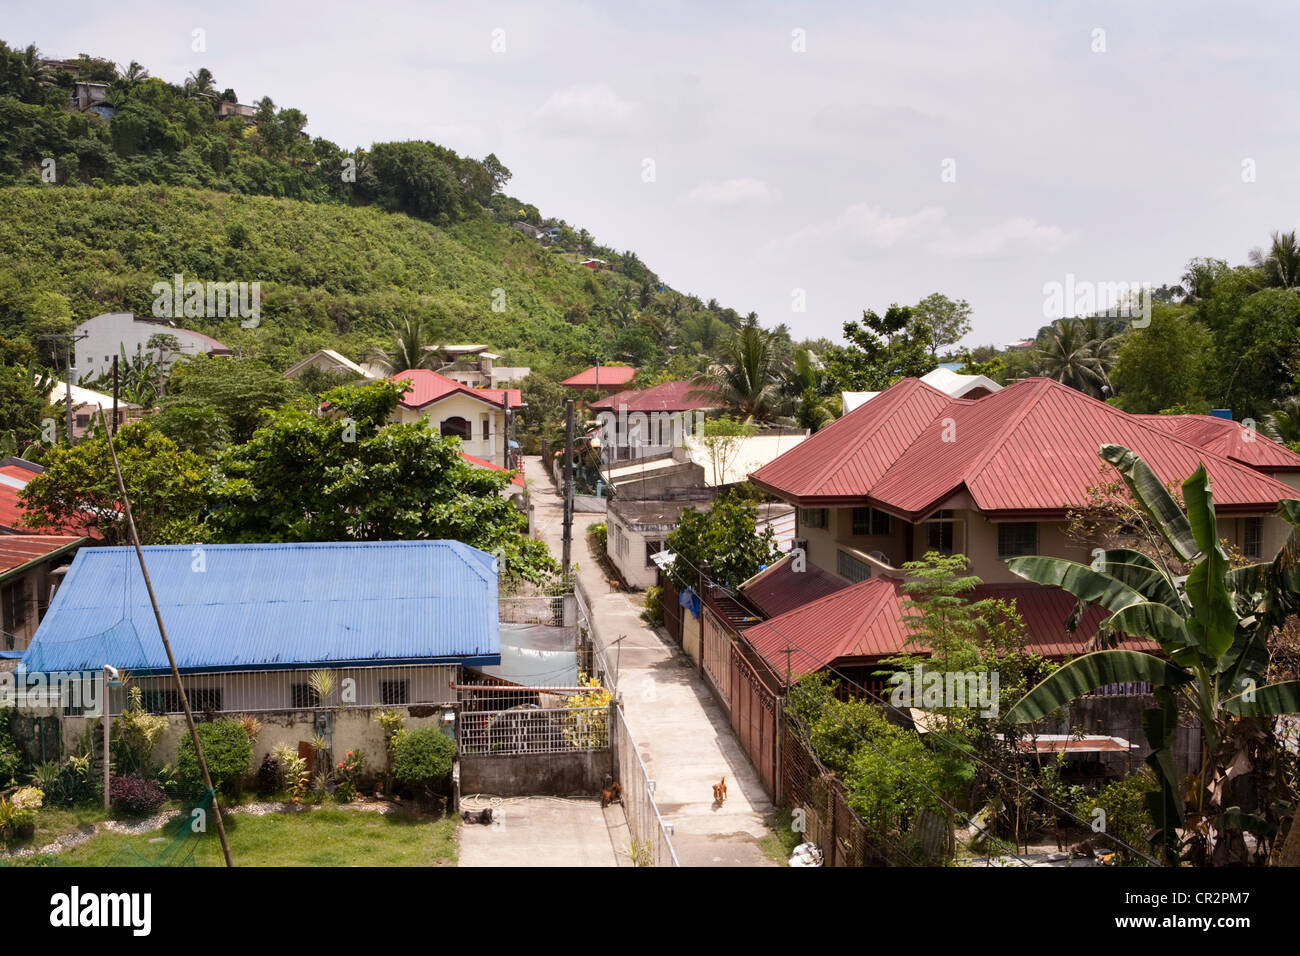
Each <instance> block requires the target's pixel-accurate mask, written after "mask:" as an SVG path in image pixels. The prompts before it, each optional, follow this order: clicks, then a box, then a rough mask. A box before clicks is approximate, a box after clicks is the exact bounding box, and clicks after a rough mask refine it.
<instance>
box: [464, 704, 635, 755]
mask: <svg viewBox="0 0 1300 956" xmlns="http://www.w3.org/2000/svg"><path fill="white" fill-rule="evenodd" d="M612 709H613V708H611V707H608V706H605V707H554V708H544V707H538V706H536V705H535V704H523V705H521V706H519V707H511V708H510V709H509V710H480V711H462V712H461V723H460V752H461V753H462V754H469V755H477V756H492V755H500V756H507V755H511V754H565V753H575V752H578V751H591V750H605V749H607V748H608V747H609V742H610V711H611V710H612Z"/></svg>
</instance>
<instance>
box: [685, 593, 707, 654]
mask: <svg viewBox="0 0 1300 956" xmlns="http://www.w3.org/2000/svg"><path fill="white" fill-rule="evenodd" d="M703 614H704V612H703V611H701V612H700V617H696V616H695V615H694V614H692V613H691V609H690V608H687V607H684V608H682V650H683V651H685V652H686V656H687V657H689V658H690V659H691V660H692V661H694V662H695V666H696V667H699V666H700V646H701V633H702V631H701V628H700V621H701V618H702V617H703Z"/></svg>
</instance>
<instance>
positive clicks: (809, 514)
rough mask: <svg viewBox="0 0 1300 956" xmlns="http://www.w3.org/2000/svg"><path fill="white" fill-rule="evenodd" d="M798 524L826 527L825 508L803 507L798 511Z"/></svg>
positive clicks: (806, 526)
mask: <svg viewBox="0 0 1300 956" xmlns="http://www.w3.org/2000/svg"><path fill="white" fill-rule="evenodd" d="M799 524H800V525H802V526H803V527H805V528H824V527H826V509H825V508H804V509H803V510H802V511H800V512H799Z"/></svg>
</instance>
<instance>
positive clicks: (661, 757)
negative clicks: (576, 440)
mask: <svg viewBox="0 0 1300 956" xmlns="http://www.w3.org/2000/svg"><path fill="white" fill-rule="evenodd" d="M524 478H525V480H526V481H527V484H528V492H529V495H530V498H531V501H532V504H533V509H534V510H533V529H534V533H535V536H536V537H538V538H540V539H541V540H543V541H545V542H546V544H547V546H548V547H549V548H550V550H551V553H552V554H553V555H554V556H555V557H556V559H557V560H558V559H559V558H560V555H561V548H562V540H563V534H564V506H563V502H562V501H561V500H560V496H559V494H558V493H557V492H556V489H555V486H554V484H553V483H552V482H551V479H550V478H549V477H548V476H547V474H546V470H545V468H544V467H543V465H542V461H541V459H540V458H536V457H526V458H525V459H524ZM603 520H604V515H600V514H583V513H578V514H575V515H574V520H573V551H572V556H573V562H574V564H576V565H577V567H578V576H579V578H580V579H581V581H582V583H583V586H584V588H585V590H586V592H587V594H588V596H589V597H590V598H591V602H592V608H591V613H592V616H593V618H594V620H593V622H592V624H593V627H594V630H595V632H596V639H597V640H598V641H600V643H601V645H602V646H604V647H606V648H607V655H608V658H609V661H610V664H611V665H613V666H617V667H618V670H619V691H620V693H621V694H622V697H623V700H624V712H625V714H626V715H627V723H628V727H629V729H630V730H631V731H632V735H633V736H634V737H635V738H636V742H637V746H638V748H639V749H640V751H641V759H642V760H644V761H645V765H646V769H647V770H648V771H649V773H650V776H651V778H653V779H654V781H655V801H656V802H657V803H658V805H659V813H660V814H661V815H662V816H663V819H664V822H665V823H667V824H670V825H671V826H672V827H673V834H672V838H671V839H672V843H673V848H674V849H675V850H676V851H677V859H678V862H680V863H681V864H682V865H683V866H773V865H775V864H774V863H773V862H772V861H771V860H769V859H768V858H767V857H766V856H765V855H764V853H763V851H762V849H761V848H760V847H759V841H760V840H761V839H762V838H763V837H765V836H768V835H769V834H770V833H771V830H770V829H769V827H768V825H767V820H768V819H769V818H770V816H771V814H772V810H773V808H772V804H771V801H769V800H768V798H767V794H766V793H764V791H763V787H762V785H761V784H760V783H759V782H758V775H757V773H756V772H755V771H754V768H753V766H752V765H751V764H750V762H749V758H748V757H747V756H746V755H745V752H744V751H743V750H741V749H740V744H739V743H737V741H736V737H735V734H734V733H733V732H732V730H731V724H730V723H729V722H728V720H727V716H726V713H725V712H724V711H723V710H722V708H721V706H720V704H719V703H718V702H717V701H715V700H714V699H713V695H712V693H711V692H710V691H709V689H708V686H707V685H706V684H705V682H704V679H703V678H702V677H701V676H700V675H699V673H698V672H697V670H696V668H695V665H694V663H692V661H691V659H690V658H689V657H687V656H686V655H685V654H684V653H683V652H682V651H681V649H680V648H678V647H677V646H676V645H675V644H674V643H673V642H672V641H671V640H670V639H669V638H668V637H666V636H661V635H660V634H659V633H657V632H656V631H655V630H654V629H653V628H651V627H649V626H648V625H646V624H645V623H644V622H643V621H642V620H641V610H642V607H643V605H642V603H641V596H640V595H634V594H627V593H624V592H619V591H613V592H611V591H610V590H609V585H608V584H607V583H606V580H605V575H604V574H603V573H602V572H601V569H600V566H599V565H598V564H597V562H596V560H595V559H594V558H593V556H592V554H591V551H590V549H589V548H588V547H587V540H586V538H587V528H589V527H590V526H591V525H593V524H598V523H600V522H601V521H603ZM615 642H618V646H617V647H612V646H611V645H612V644H614V643H615ZM723 775H725V776H726V778H727V801H726V803H724V804H723V805H722V806H721V807H717V806H715V805H714V803H713V784H715V783H717V782H718V780H719V779H720V778H721V777H722V776H723Z"/></svg>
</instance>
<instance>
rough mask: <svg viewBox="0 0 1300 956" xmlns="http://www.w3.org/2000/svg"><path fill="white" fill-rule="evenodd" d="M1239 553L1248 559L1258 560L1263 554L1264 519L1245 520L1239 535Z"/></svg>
mask: <svg viewBox="0 0 1300 956" xmlns="http://www.w3.org/2000/svg"><path fill="white" fill-rule="evenodd" d="M1241 553H1242V554H1244V555H1245V556H1246V557H1248V558H1259V557H1261V556H1262V555H1263V553H1264V519H1263V518H1247V519H1246V521H1245V527H1244V528H1243V529H1242V535H1241Z"/></svg>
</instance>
